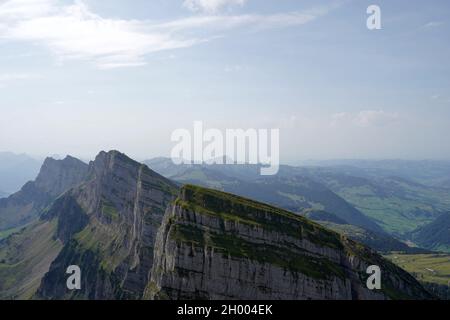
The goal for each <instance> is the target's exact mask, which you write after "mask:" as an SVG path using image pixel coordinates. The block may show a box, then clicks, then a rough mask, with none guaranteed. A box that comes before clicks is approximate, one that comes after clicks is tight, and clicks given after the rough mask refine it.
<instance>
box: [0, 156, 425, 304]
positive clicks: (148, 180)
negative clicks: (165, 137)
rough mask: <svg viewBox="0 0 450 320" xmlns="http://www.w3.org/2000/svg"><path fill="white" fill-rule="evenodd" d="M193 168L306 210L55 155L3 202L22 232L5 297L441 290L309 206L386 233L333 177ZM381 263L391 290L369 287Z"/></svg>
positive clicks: (3, 260)
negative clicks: (76, 286) (76, 278)
mask: <svg viewBox="0 0 450 320" xmlns="http://www.w3.org/2000/svg"><path fill="white" fill-rule="evenodd" d="M163 163H164V162H162V163H161V164H163ZM170 169H171V170H173V169H174V168H170ZM190 169H191V168H189V170H188V171H187V172H185V173H181V172H178V174H179V175H181V176H183V177H185V178H188V177H190V178H194V179H196V180H197V181H202V179H204V178H205V177H207V178H208V180H207V183H210V184H215V187H216V189H217V188H218V187H225V188H226V189H227V190H228V189H233V188H234V190H236V191H239V192H242V193H247V194H249V195H254V196H255V197H256V198H262V197H264V196H265V195H266V194H268V195H269V197H270V199H269V200H272V201H279V200H280V201H284V204H285V206H290V207H291V208H293V209H295V213H293V212H290V211H287V210H284V209H280V208H277V207H275V206H271V205H269V204H265V203H261V202H257V201H255V200H250V199H248V198H244V197H241V196H237V195H233V194H230V193H224V192H222V191H217V190H213V189H209V188H205V187H200V186H194V185H191V184H188V185H184V186H181V185H180V181H182V179H179V180H178V183H175V182H172V181H171V180H170V179H167V178H165V177H163V176H161V175H160V174H158V173H156V172H155V171H152V170H151V169H150V168H149V167H147V166H146V165H144V164H141V163H138V162H136V161H133V160H132V159H130V158H128V157H127V156H126V155H124V154H122V153H120V152H117V151H111V152H108V153H106V152H101V153H100V154H99V155H98V156H97V157H96V159H95V161H92V162H91V163H90V164H89V165H86V164H84V163H83V162H81V161H79V160H76V159H74V158H70V157H68V158H66V159H64V160H59V161H57V160H52V159H47V160H46V161H45V163H44V165H43V167H42V169H41V172H40V173H39V175H38V178H37V179H36V180H35V181H33V182H29V183H27V184H26V185H25V186H24V187H23V188H22V190H21V191H19V192H18V193H16V194H14V195H12V196H10V197H9V198H7V199H3V200H1V201H3V202H2V205H0V218H1V219H3V220H2V221H4V222H3V223H4V226H7V225H8V224H9V227H11V228H14V229H13V230H12V231H10V234H9V235H8V236H6V238H4V239H3V240H1V241H0V298H2V299H29V298H37V299H249V298H251V299H388V298H389V299H431V298H433V296H432V295H430V294H429V293H428V292H427V291H426V290H425V289H424V288H423V287H422V286H421V285H420V284H419V282H417V281H416V280H415V279H414V278H413V277H412V276H411V275H410V274H408V273H407V272H405V271H404V270H402V269H400V268H399V267H397V266H396V265H395V264H393V263H391V262H389V261H388V260H386V259H384V258H383V257H382V256H380V255H379V254H378V253H376V251H374V250H372V249H370V248H369V247H367V246H365V245H363V244H361V243H359V242H355V241H353V240H350V239H349V238H348V237H346V236H344V235H341V234H339V233H336V232H334V231H331V230H329V229H327V228H326V227H323V226H321V225H320V224H318V223H314V222H312V221H311V220H309V219H308V218H305V217H303V216H301V215H300V214H299V213H300V211H301V210H304V209H305V208H306V209H308V208H309V209H310V210H316V209H320V210H323V209H326V210H323V211H325V212H328V210H330V213H329V214H328V213H325V214H322V215H319V218H321V219H325V218H326V219H327V220H328V221H333V223H336V224H344V223H355V225H356V226H358V225H360V228H363V227H364V228H365V227H367V228H373V229H374V231H370V232H376V231H378V230H380V231H379V232H380V234H383V232H382V230H381V228H380V227H378V225H377V224H376V223H375V222H374V221H373V220H371V219H370V218H368V217H366V216H365V215H364V214H362V213H361V212H360V211H358V210H357V209H355V208H354V207H352V206H351V205H350V204H349V203H348V202H346V201H345V200H344V199H342V198H341V197H339V196H338V195H336V194H335V193H333V192H332V191H330V189H328V188H327V187H325V186H324V185H322V184H320V183H318V182H315V181H313V180H311V179H304V178H299V177H292V179H286V178H285V177H279V179H269V180H265V179H261V178H260V177H259V176H258V177H256V176H255V175H254V174H253V170H254V169H257V168H254V167H249V168H241V167H224V168H223V170H224V171H223V172H218V171H217V170H212V171H209V170H204V169H199V168H194V169H195V170H193V171H191V170H190ZM183 170H184V169H183ZM231 173H233V175H234V176H233V175H231ZM211 178H214V179H211ZM209 179H211V180H209ZM205 183H206V182H205ZM219 183H220V185H218V184H219ZM241 183H243V184H242V188H239V187H238V186H239V185H240V184H241ZM274 188H276V189H275V190H276V192H273V191H270V190H273V189H274ZM269 191H270V193H269ZM267 202H271V201H267ZM302 206H304V207H303V209H301V208H302ZM333 210H335V211H336V212H333ZM331 214H334V215H335V217H334V218H333V217H332V216H331ZM16 217H19V218H16ZM316 218H317V216H316ZM364 230H366V229H364ZM69 265H78V266H79V267H80V268H81V270H82V275H83V280H82V284H83V285H82V288H81V290H75V291H71V290H69V289H68V288H67V287H66V277H67V275H66V268H67V267H68V266H69ZM369 265H378V266H380V268H381V269H382V270H383V271H382V272H383V273H382V274H383V277H382V279H383V280H382V289H381V290H375V291H371V290H368V289H367V287H366V284H365V283H366V279H367V277H368V275H367V274H366V272H365V271H366V269H367V267H368V266H369Z"/></svg>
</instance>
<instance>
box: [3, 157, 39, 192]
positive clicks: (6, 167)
mask: <svg viewBox="0 0 450 320" xmlns="http://www.w3.org/2000/svg"><path fill="white" fill-rule="evenodd" d="M41 165H42V162H41V161H39V160H36V159H34V158H32V157H30V156H28V155H25V154H14V153H11V152H0V198H3V197H5V196H8V195H10V194H12V193H14V192H16V191H17V190H19V189H20V188H21V187H22V186H23V185H24V184H25V183H26V182H28V181H30V180H33V179H35V178H36V176H37V174H38V172H39V168H40V167H41Z"/></svg>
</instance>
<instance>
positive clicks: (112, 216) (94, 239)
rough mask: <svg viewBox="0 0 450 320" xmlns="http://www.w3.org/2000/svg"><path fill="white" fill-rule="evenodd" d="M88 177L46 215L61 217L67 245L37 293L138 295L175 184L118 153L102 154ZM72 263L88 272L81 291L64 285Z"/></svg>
mask: <svg viewBox="0 0 450 320" xmlns="http://www.w3.org/2000/svg"><path fill="white" fill-rule="evenodd" d="M88 177H89V178H88V181H87V182H86V183H84V184H83V185H81V186H79V187H77V188H74V189H73V190H71V191H69V192H68V193H67V194H66V195H65V196H64V197H62V198H61V199H59V200H58V201H57V202H56V203H55V204H54V206H53V208H52V209H50V211H49V213H48V214H47V215H46V219H56V218H57V219H58V230H61V231H62V232H58V235H59V237H60V240H61V241H63V242H64V244H65V245H64V248H63V249H62V251H61V253H60V255H59V256H58V257H57V258H56V260H55V261H54V263H52V265H51V267H50V271H49V272H48V273H47V274H46V276H45V277H44V279H43V280H42V284H41V287H40V288H39V290H38V297H40V298H46V299H62V298H79V299H114V298H129V299H138V298H140V297H142V294H143V291H144V289H145V286H146V284H147V283H148V279H149V276H150V270H151V267H152V265H153V248H154V242H155V238H156V233H157V229H158V227H159V226H160V224H161V221H162V218H163V215H164V211H165V209H166V208H167V206H168V204H169V202H170V201H171V200H173V199H174V198H175V196H176V193H177V188H176V186H175V185H174V184H173V183H172V182H170V181H169V180H167V179H165V178H163V177H162V176H160V175H158V174H156V173H155V172H153V171H151V170H150V169H149V168H148V167H146V166H145V165H142V164H140V163H138V162H136V161H133V160H131V159H130V158H128V157H126V156H125V155H123V154H121V153H119V152H116V151H112V152H109V153H105V152H102V153H100V154H99V155H98V156H97V158H96V159H95V161H94V162H92V163H91V164H90V167H89V173H88ZM69 265H78V266H79V267H80V268H81V270H82V272H83V274H84V276H83V285H82V290H80V291H75V292H73V291H69V290H67V288H66V274H65V270H66V268H67V267H68V266H69Z"/></svg>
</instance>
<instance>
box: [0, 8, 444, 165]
mask: <svg viewBox="0 0 450 320" xmlns="http://www.w3.org/2000/svg"><path fill="white" fill-rule="evenodd" d="M131 3H132V5H131ZM370 4H377V5H379V6H380V8H381V12H382V30H374V31H370V30H368V29H367V28H366V19H367V14H366V8H367V7H368V5H370ZM449 16H450V4H449V2H448V1H406V0H404V1H403V0H395V1H393V0H390V1H364V0H354V1H317V0H316V1H303V0H264V1H262V0H188V1H185V0H152V1H148V0H133V1H132V2H131V1H125V0H108V1H100V0H83V1H69V0H65V1H62V0H61V1H58V0H8V1H0V48H1V50H0V150H3V151H13V152H26V153H29V154H33V155H39V156H44V155H47V154H55V153H58V154H67V153H70V154H73V155H75V156H80V157H84V158H88V157H92V156H93V155H95V154H96V153H97V152H98V151H99V150H102V149H105V150H108V149H119V150H121V151H123V152H126V153H128V154H130V155H131V156H133V157H136V158H140V159H143V158H149V157H153V156H159V155H165V156H167V155H169V153H170V149H171V147H172V146H173V144H172V143H171V141H170V134H171V132H172V131H173V130H175V129H177V128H187V129H191V128H192V125H193V121H194V120H202V121H203V122H204V124H205V126H206V127H218V128H223V129H224V128H244V129H245V128H280V130H281V131H280V135H281V142H282V143H281V153H280V155H281V161H282V162H285V163H288V162H295V161H297V160H300V159H308V158H316V159H317V158H321V159H329V158H405V159H423V158H447V159H448V158H450V144H449V143H448V137H449V136H450V90H449V89H450V62H449V57H450V44H449V40H448V39H449V38H450V37H449V35H450V24H449V18H448V17H449Z"/></svg>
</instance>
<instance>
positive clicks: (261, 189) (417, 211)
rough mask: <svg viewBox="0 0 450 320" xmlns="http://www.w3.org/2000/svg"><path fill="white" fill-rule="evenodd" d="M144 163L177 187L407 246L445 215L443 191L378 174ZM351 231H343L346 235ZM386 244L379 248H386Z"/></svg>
mask: <svg viewBox="0 0 450 320" xmlns="http://www.w3.org/2000/svg"><path fill="white" fill-rule="evenodd" d="M146 163H147V164H148V165H150V166H152V168H154V170H156V171H157V172H159V173H161V174H162V175H164V176H166V177H168V178H170V179H173V180H175V181H179V182H180V183H194V184H199V185H203V186H206V187H210V188H216V189H218V190H224V191H228V192H232V193H236V194H240V195H243V196H247V197H250V198H253V199H257V200H259V201H263V202H267V203H270V204H273V205H276V206H279V207H282V208H284V209H287V210H290V211H293V212H297V213H299V212H301V211H302V210H304V209H305V208H312V209H316V210H322V211H326V212H329V213H332V214H334V215H335V216H336V217H338V218H340V219H342V220H343V221H346V223H348V224H349V225H351V226H354V227H359V228H360V229H361V228H362V229H364V230H366V231H371V232H375V233H376V234H377V235H379V236H381V237H386V235H387V234H389V235H390V236H391V237H390V238H391V240H392V236H393V237H395V238H398V239H401V240H403V241H409V242H411V238H410V236H409V235H410V232H412V231H414V230H415V229H417V228H419V227H421V226H424V225H426V224H428V223H432V222H433V221H434V220H435V219H436V218H437V217H439V216H441V214H442V213H444V212H446V211H450V191H449V190H446V189H443V188H438V187H430V186H425V185H422V184H420V183H418V182H414V181H412V180H407V179H406V178H401V177H396V176H384V174H383V173H382V172H380V173H379V174H378V175H376V174H375V172H376V170H375V169H373V170H371V174H370V175H368V174H363V173H361V169H360V168H356V169H355V168H350V167H345V168H344V167H331V166H328V167H291V166H281V167H280V171H279V173H278V175H277V176H274V177H265V178H264V177H261V176H260V175H259V171H258V167H257V166H252V165H181V166H178V165H174V164H173V163H172V162H171V160H170V159H164V158H157V159H153V160H149V161H146ZM366 171H369V169H367V170H366ZM436 172H440V171H439V170H436ZM389 173H390V174H391V173H392V172H391V171H389ZM339 229H341V231H342V229H343V228H342V226H341V227H340V228H339ZM351 229H352V228H346V230H348V232H349V233H350V231H351ZM353 229H354V228H353ZM353 231H354V230H353ZM353 233H354V232H353ZM368 238H372V239H373V236H371V237H368ZM358 240H360V241H362V239H361V238H359V239H358ZM386 240H387V239H386ZM391 240H389V241H383V242H384V243H391V244H392V241H391ZM367 244H368V242H367ZM372 244H373V243H372ZM396 247H398V246H397V245H396ZM377 249H381V247H379V246H377ZM386 249H387V248H386Z"/></svg>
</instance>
